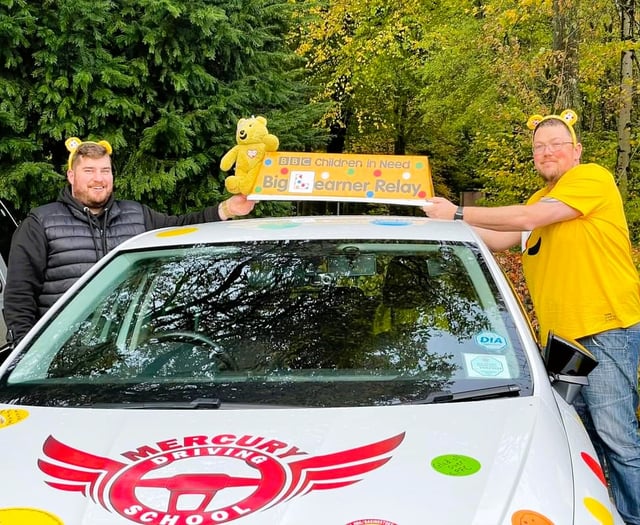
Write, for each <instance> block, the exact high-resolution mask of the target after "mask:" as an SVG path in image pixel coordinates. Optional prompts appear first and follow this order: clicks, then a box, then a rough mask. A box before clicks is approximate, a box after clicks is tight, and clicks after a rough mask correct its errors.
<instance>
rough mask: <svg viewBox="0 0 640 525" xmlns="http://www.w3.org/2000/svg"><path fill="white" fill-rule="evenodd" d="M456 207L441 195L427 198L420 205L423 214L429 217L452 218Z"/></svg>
mask: <svg viewBox="0 0 640 525" xmlns="http://www.w3.org/2000/svg"><path fill="white" fill-rule="evenodd" d="M457 209H458V207H457V206H456V205H455V204H453V203H452V202H450V201H448V200H447V199H445V198H443V197H432V198H430V199H427V204H426V205H425V206H423V207H422V211H423V212H424V214H425V215H426V216H427V217H429V218H431V219H453V216H454V215H455V213H456V210H457Z"/></svg>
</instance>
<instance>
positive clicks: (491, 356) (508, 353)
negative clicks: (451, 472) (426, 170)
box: [0, 240, 531, 407]
mask: <svg viewBox="0 0 640 525" xmlns="http://www.w3.org/2000/svg"><path fill="white" fill-rule="evenodd" d="M514 385H515V387H514ZM501 386H508V387H509V388H515V389H516V391H519V394H520V395H527V394H528V393H530V392H531V377H530V373H529V368H528V363H527V359H526V357H525V355H524V352H523V349H522V346H521V341H520V339H519V337H518V334H517V332H516V329H515V326H514V323H513V320H512V318H511V314H510V312H509V311H508V309H507V308H506V306H505V302H504V300H503V298H502V297H501V295H500V293H499V291H498V287H497V286H496V283H495V282H494V280H493V278H492V276H491V274H490V272H489V270H488V268H487V265H486V264H485V261H484V260H483V258H482V255H481V253H480V251H479V250H478V249H477V247H476V246H475V245H472V244H465V243H444V242H433V243H428V242H415V243H414V242H407V241H379V240H375V241H368V240H344V241H340V240H337V241H326V240H321V241H316V240H313V241H294V240H291V241H278V242H261V241H256V242H243V243H239V244H225V245H219V244H218V245H202V246H190V247H184V248H182V247H178V248H175V247H172V248H163V249H157V250H147V251H138V252H123V253H121V254H120V255H118V256H117V257H115V258H114V259H112V260H111V261H110V262H109V264H108V265H106V266H105V267H103V268H102V269H101V270H100V271H99V272H98V273H96V274H95V275H94V276H93V278H92V279H90V280H89V281H87V282H86V283H85V285H84V286H83V287H82V288H81V289H80V290H79V291H77V293H76V294H75V296H74V297H73V298H72V299H71V300H69V301H68V302H67V303H66V304H65V305H64V307H63V308H62V309H61V310H59V311H58V313H57V314H56V315H55V317H53V318H52V319H51V320H50V322H49V323H48V324H47V326H46V327H45V328H44V329H43V330H41V331H40V333H39V334H38V336H37V337H36V338H35V339H33V340H32V341H31V342H30V343H29V345H28V347H26V348H25V349H24V351H23V352H22V353H21V355H20V356H19V357H18V358H17V359H16V360H14V361H13V362H12V363H11V365H10V366H9V367H8V370H7V371H6V372H5V374H4V375H3V377H2V378H0V402H5V403H20V404H27V405H44V406H100V405H102V404H109V405H110V406H112V405H113V404H135V403H138V404H141V405H139V406H144V403H155V404H156V405H155V406H158V404H162V403H166V404H167V406H171V405H172V404H176V406H177V404H179V403H191V402H194V401H196V400H205V401H204V402H205V404H207V403H208V406H224V407H229V406H246V405H249V406H255V405H271V406H289V407H290V406H294V407H295V406H300V407H337V406H371V405H390V404H400V403H413V402H416V403H419V402H424V400H427V399H429V396H433V395H434V393H438V392H445V393H447V392H467V391H474V390H481V389H489V390H490V389H492V388H494V387H498V388H499V387H501Z"/></svg>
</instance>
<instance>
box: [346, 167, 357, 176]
mask: <svg viewBox="0 0 640 525" xmlns="http://www.w3.org/2000/svg"><path fill="white" fill-rule="evenodd" d="M355 173H356V170H354V169H353V168H349V169H348V170H347V175H355Z"/></svg>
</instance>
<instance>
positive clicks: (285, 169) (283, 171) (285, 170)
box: [280, 168, 289, 175]
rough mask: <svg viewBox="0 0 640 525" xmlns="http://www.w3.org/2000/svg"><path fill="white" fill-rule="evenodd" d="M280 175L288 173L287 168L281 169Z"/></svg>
mask: <svg viewBox="0 0 640 525" xmlns="http://www.w3.org/2000/svg"><path fill="white" fill-rule="evenodd" d="M280 173H282V174H283V175H286V174H287V173H289V168H281V169H280Z"/></svg>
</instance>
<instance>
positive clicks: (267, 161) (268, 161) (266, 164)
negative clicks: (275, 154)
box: [264, 159, 273, 166]
mask: <svg viewBox="0 0 640 525" xmlns="http://www.w3.org/2000/svg"><path fill="white" fill-rule="evenodd" d="M272 164H273V160H271V159H265V160H264V165H265V166H271V165H272Z"/></svg>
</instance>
